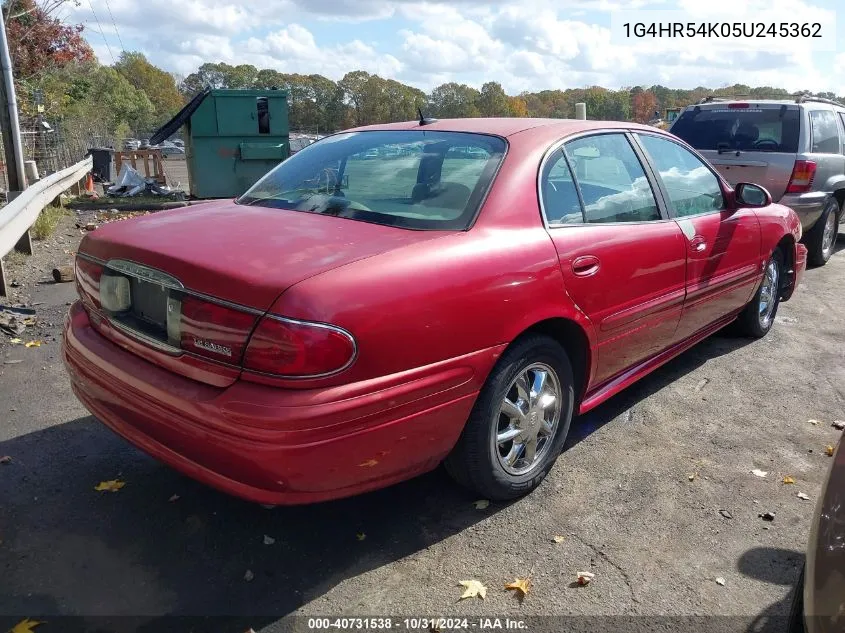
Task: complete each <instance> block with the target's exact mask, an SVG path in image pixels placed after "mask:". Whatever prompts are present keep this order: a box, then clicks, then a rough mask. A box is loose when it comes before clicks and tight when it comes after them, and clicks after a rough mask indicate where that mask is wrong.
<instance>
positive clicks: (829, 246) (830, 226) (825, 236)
mask: <svg viewBox="0 0 845 633" xmlns="http://www.w3.org/2000/svg"><path fill="white" fill-rule="evenodd" d="M836 233H837V227H836V214H835V213H828V214H827V219H826V220H825V223H824V231H823V232H822V255H824V257H825V258H827V257H829V256H830V252H831V251H832V250H833V243H834V242H835V241H836Z"/></svg>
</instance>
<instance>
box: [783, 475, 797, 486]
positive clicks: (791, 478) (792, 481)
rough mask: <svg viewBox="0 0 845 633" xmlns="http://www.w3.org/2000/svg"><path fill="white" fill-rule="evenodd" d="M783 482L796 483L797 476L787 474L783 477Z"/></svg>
mask: <svg viewBox="0 0 845 633" xmlns="http://www.w3.org/2000/svg"><path fill="white" fill-rule="evenodd" d="M783 483H785V484H794V483H795V478H794V477H790V476H789V475H787V476H786V477H784V478H783Z"/></svg>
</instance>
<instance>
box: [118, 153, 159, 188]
mask: <svg viewBox="0 0 845 633" xmlns="http://www.w3.org/2000/svg"><path fill="white" fill-rule="evenodd" d="M141 160H143V163H144V171H143V174H144V176H145V177H146V178H154V179H155V181H156V182H157V183H158V184H160V185H166V184H167V178H166V176H165V175H164V167H163V166H162V164H161V150H158V149H136V150H127V151H124V152H115V153H114V164H115V169H116V172H117V173H116V174H115V176H116V175H117V174H119V173H120V167H121V165H123V163H124V162H128V163H130V164H131V165H132V168H133V169H137V170H138V171H139V172H140V171H141V170H140V169H138V162H139V161H141ZM150 167H152V172H150Z"/></svg>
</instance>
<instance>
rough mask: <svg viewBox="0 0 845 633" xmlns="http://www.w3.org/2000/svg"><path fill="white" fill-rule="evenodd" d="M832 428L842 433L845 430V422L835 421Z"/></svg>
mask: <svg viewBox="0 0 845 633" xmlns="http://www.w3.org/2000/svg"><path fill="white" fill-rule="evenodd" d="M831 426H832V427H833V428H835V429H839V430H840V431H842V430H843V429H845V420H834V421H833V424H831Z"/></svg>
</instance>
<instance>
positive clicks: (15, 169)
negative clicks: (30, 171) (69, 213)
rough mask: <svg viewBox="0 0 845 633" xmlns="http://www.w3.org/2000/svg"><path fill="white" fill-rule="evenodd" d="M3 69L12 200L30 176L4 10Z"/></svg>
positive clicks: (0, 25)
mask: <svg viewBox="0 0 845 633" xmlns="http://www.w3.org/2000/svg"><path fill="white" fill-rule="evenodd" d="M0 67H2V71H3V81H2V82H0V132H2V134H3V149H4V151H5V154H6V156H5V158H6V176H7V181H8V185H9V193H8V197H9V199H10V200H11V199H13V198H14V197H15V196H16V195H17V194H18V193H20V192H21V191H23V190H24V189H25V188H26V175H25V174H24V170H23V146H22V144H21V126H20V121H19V120H18V99H17V96H16V95H15V79H14V76H13V74H12V58H11V56H10V55H9V42H8V41H7V40H6V23H5V21H4V18H3V11H2V10H0Z"/></svg>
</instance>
